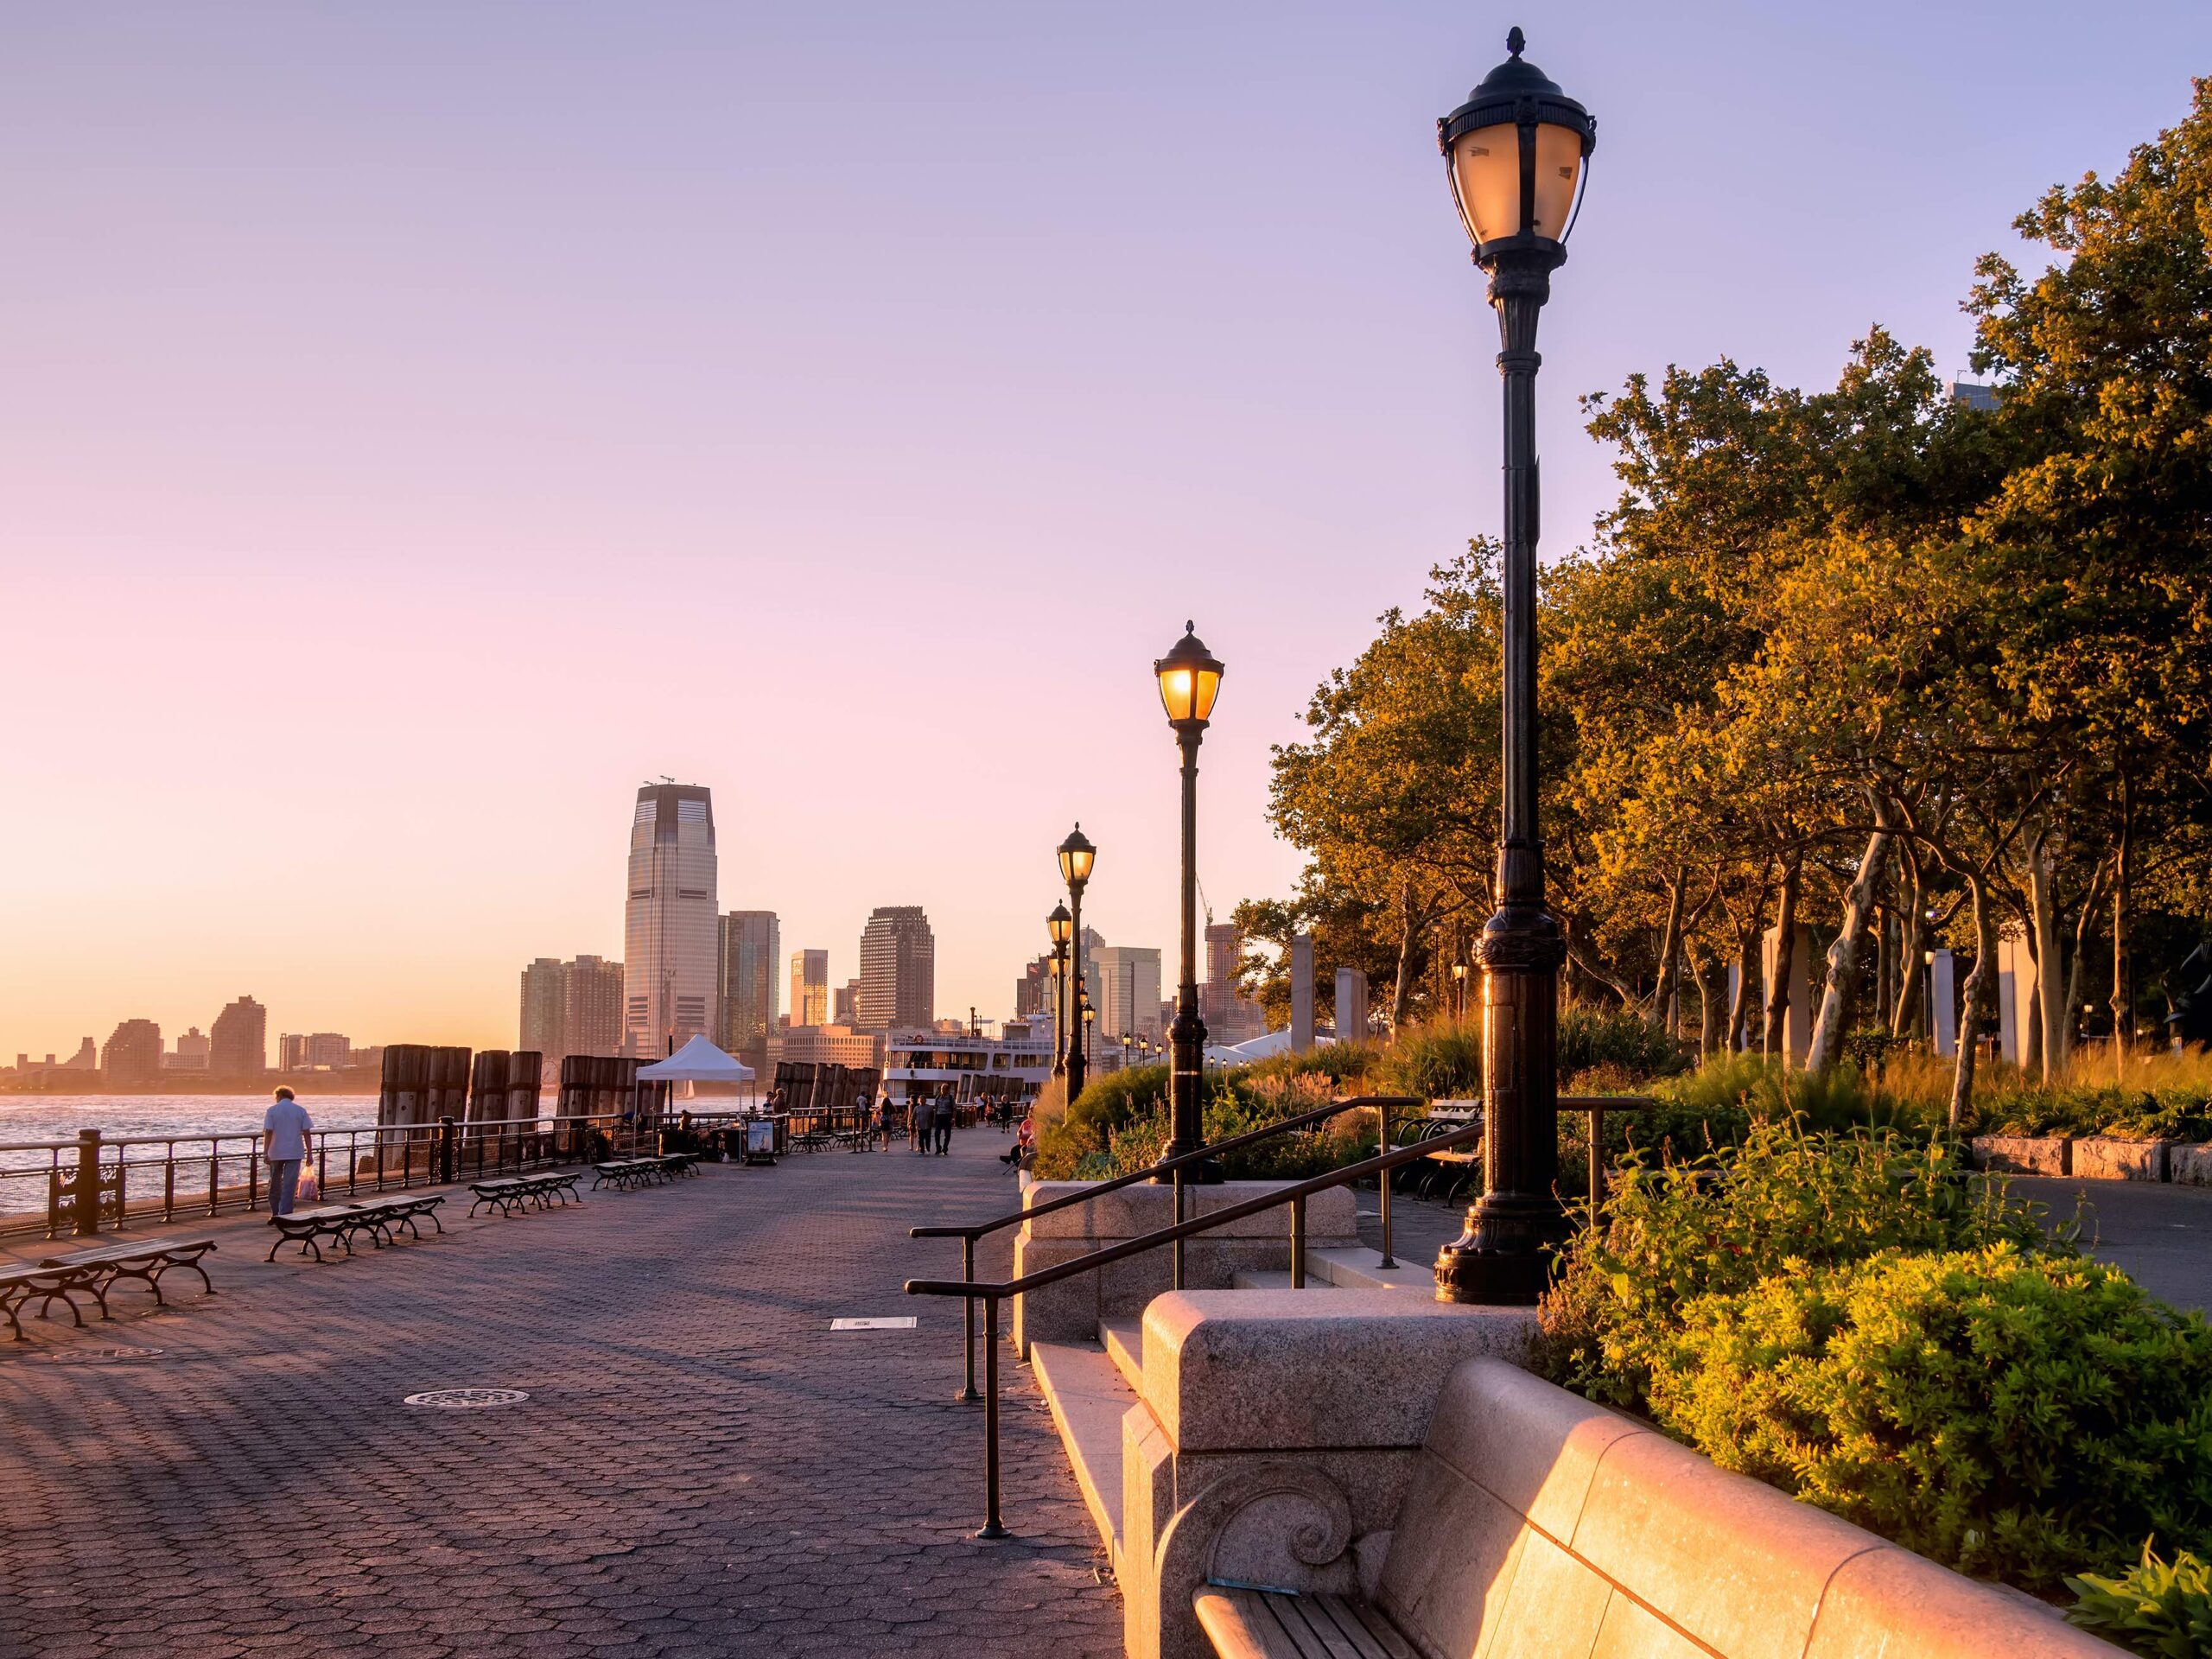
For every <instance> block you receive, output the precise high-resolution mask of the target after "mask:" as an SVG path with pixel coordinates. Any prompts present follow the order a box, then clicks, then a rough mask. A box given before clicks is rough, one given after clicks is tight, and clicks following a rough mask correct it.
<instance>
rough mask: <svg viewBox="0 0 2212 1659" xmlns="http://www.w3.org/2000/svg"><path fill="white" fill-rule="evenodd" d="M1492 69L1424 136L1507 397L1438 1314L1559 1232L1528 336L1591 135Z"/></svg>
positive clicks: (1537, 1262) (1536, 1282)
mask: <svg viewBox="0 0 2212 1659" xmlns="http://www.w3.org/2000/svg"><path fill="white" fill-rule="evenodd" d="M1523 44H1524V42H1523V40H1522V34H1521V31H1520V30H1519V29H1514V30H1513V31H1512V32H1511V33H1510V34H1509V35H1507V36H1506V37H1505V49H1506V52H1507V54H1508V55H1507V57H1506V60H1505V61H1504V62H1503V63H1501V64H1500V65H1498V66H1497V68H1495V69H1493V70H1491V72H1490V73H1489V74H1487V75H1485V76H1484V77H1483V80H1482V84H1481V85H1480V86H1477V87H1476V88H1475V90H1474V92H1473V93H1472V94H1471V95H1470V97H1469V98H1468V99H1467V101H1466V102H1465V104H1462V105H1460V106H1459V108H1458V109H1456V110H1454V111H1452V113H1451V114H1449V115H1447V116H1446V117H1445V118H1443V119H1442V120H1440V121H1439V122H1438V123H1437V124H1436V137H1437V143H1438V145H1439V147H1440V149H1442V150H1443V152H1444V159H1445V169H1446V175H1447V176H1448V177H1449V179H1450V181H1451V185H1452V196H1453V198H1454V200H1456V201H1457V202H1458V204H1459V218H1460V220H1461V222H1462V223H1463V224H1464V225H1465V227H1466V231H1467V235H1468V238H1470V239H1471V241H1472V242H1473V244H1474V257H1475V264H1478V265H1479V266H1480V267H1481V268H1482V269H1483V270H1484V272H1485V273H1486V274H1487V275H1488V276H1489V278H1490V302H1491V306H1492V307H1493V308H1495V309H1496V310H1497V325H1498V335H1499V340H1500V344H1501V346H1502V347H1503V349H1502V350H1500V352H1499V353H1498V354H1497V366H1498V372H1499V373H1500V374H1501V375H1502V376H1503V379H1504V382H1505V615H1504V634H1505V641H1504V644H1505V652H1504V655H1505V661H1504V727H1505V741H1504V789H1503V795H1504V813H1503V820H1504V821H1503V824H1502V826H1501V829H1502V831H1503V833H1502V834H1501V836H1500V837H1499V841H1498V848H1497V894H1498V907H1497V912H1496V913H1495V914H1493V915H1492V916H1491V918H1490V919H1489V921H1487V922H1486V923H1484V925H1483V933H1482V938H1481V941H1480V942H1479V943H1478V944H1477V946H1476V949H1475V955H1476V957H1477V959H1478V961H1479V962H1480V963H1482V967H1483V1010H1482V1017H1483V1062H1484V1063H1483V1194H1482V1197H1481V1198H1479V1199H1478V1200H1477V1201H1476V1203H1475V1204H1474V1205H1473V1207H1472V1208H1471V1209H1470V1210H1469V1211H1467V1219H1466V1226H1465V1230H1464V1231H1463V1232H1462V1233H1461V1234H1460V1236H1459V1237H1458V1238H1457V1239H1455V1240H1453V1241H1452V1243H1449V1244H1446V1246H1444V1248H1443V1249H1441V1250H1440V1251H1439V1252H1438V1254H1437V1257H1436V1295H1437V1300H1440V1301H1447V1302H1493V1303H1529V1302H1533V1301H1535V1300H1536V1299H1537V1298H1538V1297H1539V1296H1540V1295H1541V1294H1542V1293H1543V1288H1544V1286H1545V1284H1546V1282H1547V1281H1548V1277H1549V1274H1550V1262H1551V1251H1552V1249H1553V1247H1554V1245H1556V1244H1557V1243H1560V1240H1562V1239H1563V1238H1564V1237H1565V1236H1566V1232H1567V1219H1566V1215H1565V1212H1564V1211H1562V1209H1561V1208H1560V1202H1559V1198H1558V1197H1557V1195H1556V1193H1555V1192H1554V1190H1553V1189H1554V1181H1555V1178H1556V1176H1557V1174H1558V1171H1559V1141H1558V1135H1559V1128H1558V1116H1559V1080H1558V1077H1556V1075H1555V1071H1554V1068H1555V1066H1556V1064H1557V1058H1556V1057H1557V1050H1558V1034H1559V1033H1558V1025H1559V1008H1558V978H1559V968H1560V963H1562V962H1563V961H1564V960H1565V959H1566V955H1567V952H1566V947H1565V945H1564V944H1563V942H1562V941H1561V939H1560V931H1559V925H1558V924H1557V923H1556V922H1555V921H1554V919H1553V918H1552V915H1551V912H1550V911H1549V910H1548V908H1547V907H1546V906H1545V903H1544V859H1543V841H1542V838H1541V836H1540V835H1539V834H1538V829H1537V823H1536V792H1537V791H1536V604H1535V601H1536V534H1537V473H1536V370H1537V367H1538V365H1539V364H1540V363H1541V359H1540V358H1539V357H1538V356H1537V355H1536V320H1537V317H1538V315H1540V314H1541V311H1542V309H1543V305H1544V302H1545V301H1546V300H1548V299H1549V298H1550V297H1551V278H1552V272H1553V271H1554V270H1558V269H1559V267H1560V265H1561V264H1564V263H1565V262H1566V259H1567V246H1566V244H1567V232H1568V231H1569V230H1570V229H1572V228H1573V222H1574V214H1575V211H1576V208H1577V206H1578V201H1579V194H1580V186H1581V183H1582V178H1583V174H1584V170H1585V168H1584V163H1585V162H1586V161H1587V160H1588V158H1589V155H1590V151H1591V149H1592V146H1593V144H1594V143H1595V142H1596V134H1597V128H1596V124H1595V123H1593V122H1592V120H1591V118H1590V113H1589V111H1586V110H1585V109H1584V108H1583V107H1582V105H1580V104H1578V103H1576V102H1575V101H1574V100H1573V99H1571V98H1569V97H1567V94H1566V93H1565V92H1561V91H1560V88H1559V87H1558V86H1556V85H1555V84H1554V82H1553V81H1551V80H1550V79H1548V78H1547V77H1546V76H1545V74H1544V73H1543V72H1542V71H1541V70H1540V69H1538V68H1537V67H1535V65H1534V64H1532V63H1528V62H1524V61H1523V60H1522V56H1521V53H1522V47H1523Z"/></svg>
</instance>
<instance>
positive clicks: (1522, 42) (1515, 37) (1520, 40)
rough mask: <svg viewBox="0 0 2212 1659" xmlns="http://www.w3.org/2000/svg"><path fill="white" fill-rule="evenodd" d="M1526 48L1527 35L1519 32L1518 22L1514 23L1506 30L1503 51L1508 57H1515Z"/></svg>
mask: <svg viewBox="0 0 2212 1659" xmlns="http://www.w3.org/2000/svg"><path fill="white" fill-rule="evenodd" d="M1528 48H1529V37H1528V36H1527V35H1523V34H1522V32H1521V25H1520V24H1518V23H1516V24H1514V25H1513V27H1512V28H1511V29H1508V30H1507V31H1506V33H1505V53H1506V55H1507V56H1508V57H1513V58H1517V57H1519V56H1520V55H1521V54H1522V53H1523V52H1525V51H1526V50H1528Z"/></svg>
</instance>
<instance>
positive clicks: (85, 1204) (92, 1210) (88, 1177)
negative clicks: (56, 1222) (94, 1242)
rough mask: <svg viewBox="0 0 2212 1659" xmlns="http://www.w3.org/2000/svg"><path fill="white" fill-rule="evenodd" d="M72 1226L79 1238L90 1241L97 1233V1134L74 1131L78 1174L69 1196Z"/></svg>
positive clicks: (98, 1190) (98, 1200) (98, 1144)
mask: <svg viewBox="0 0 2212 1659" xmlns="http://www.w3.org/2000/svg"><path fill="white" fill-rule="evenodd" d="M70 1198H71V1199H72V1201H73V1202H72V1205H71V1208H72V1210H73V1212H74V1213H73V1216H72V1217H71V1224H72V1225H73V1227H74V1228H75V1230H76V1234H77V1236H78V1237H79V1238H93V1237H97V1236H99V1230H100V1132H99V1130H98V1129H79V1130H78V1131H77V1174H76V1181H75V1185H74V1187H73V1190H72V1192H71V1193H70Z"/></svg>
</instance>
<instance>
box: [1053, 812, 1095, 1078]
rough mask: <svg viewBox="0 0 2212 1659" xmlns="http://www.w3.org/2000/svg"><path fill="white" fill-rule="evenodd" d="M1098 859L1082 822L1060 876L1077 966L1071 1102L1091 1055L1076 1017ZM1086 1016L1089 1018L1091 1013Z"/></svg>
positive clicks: (1072, 989)
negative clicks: (1088, 886)
mask: <svg viewBox="0 0 2212 1659" xmlns="http://www.w3.org/2000/svg"><path fill="white" fill-rule="evenodd" d="M1097 861H1098V849H1096V847H1094V846H1092V845H1091V844H1090V836H1086V835H1084V833H1083V825H1082V824H1080V823H1078V824H1077V825H1076V827H1075V828H1074V829H1071V830H1069V831H1068V838H1067V839H1066V840H1065V841H1064V842H1061V843H1060V879H1061V880H1064V881H1065V882H1066V883H1067V884H1068V904H1069V905H1070V906H1071V913H1070V915H1069V917H1068V941H1069V945H1070V948H1071V950H1072V952H1073V955H1072V957H1071V962H1072V963H1073V965H1072V966H1071V968H1070V969H1068V999H1069V1000H1068V1013H1069V1014H1070V1016H1071V1018H1070V1019H1069V1020H1068V1027H1069V1031H1068V1038H1069V1040H1068V1063H1067V1079H1068V1103H1069V1104H1070V1105H1073V1104H1074V1103H1075V1097H1076V1096H1077V1095H1079V1094H1081V1093H1082V1092H1083V1074H1084V1062H1085V1061H1086V1060H1087V1059H1088V1058H1090V1056H1089V1055H1088V1054H1087V1053H1086V1052H1084V1045H1085V1041H1086V1039H1085V1037H1084V1033H1083V1032H1082V1031H1081V1030H1079V1029H1077V1020H1076V1019H1075V1018H1074V1017H1073V1016H1074V1015H1075V1014H1076V1011H1077V1006H1078V1004H1079V1003H1085V1002H1088V1001H1089V997H1088V995H1086V994H1085V992H1084V983H1083V889H1084V884H1085V883H1087V882H1088V881H1089V880H1090V867H1091V866H1092V865H1093V864H1095V863H1096V862H1097ZM1084 1017H1088V1015H1087V1014H1086V1015H1085V1016H1084Z"/></svg>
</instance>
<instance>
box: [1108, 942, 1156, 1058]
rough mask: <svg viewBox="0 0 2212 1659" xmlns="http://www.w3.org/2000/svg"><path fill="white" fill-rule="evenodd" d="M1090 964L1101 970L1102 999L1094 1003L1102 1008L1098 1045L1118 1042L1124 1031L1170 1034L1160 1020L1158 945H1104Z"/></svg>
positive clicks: (1142, 1035) (1152, 1034)
mask: <svg viewBox="0 0 2212 1659" xmlns="http://www.w3.org/2000/svg"><path fill="white" fill-rule="evenodd" d="M1090 966H1091V967H1092V968H1093V969H1096V974H1097V978H1096V986H1097V989H1096V991H1095V992H1094V993H1093V995H1096V997H1097V998H1098V999H1099V1000H1098V1001H1096V1003H1094V1004H1093V1005H1092V1006H1094V1007H1096V1008H1097V1010H1098V1028H1097V1029H1098V1045H1099V1047H1100V1048H1101V1049H1102V1050H1103V1049H1105V1048H1109V1047H1111V1046H1114V1045H1116V1044H1118V1043H1119V1042H1120V1041H1121V1040H1122V1033H1123V1032H1127V1033H1129V1035H1130V1036H1132V1037H1152V1038H1159V1037H1162V1036H1165V1035H1166V1029H1165V1027H1162V1026H1161V1025H1160V951H1159V950H1158V949H1157V948H1155V947H1153V946H1149V945H1135V944H1109V945H1102V946H1101V947H1099V950H1098V951H1097V953H1096V955H1095V956H1093V957H1091V960H1090Z"/></svg>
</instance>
